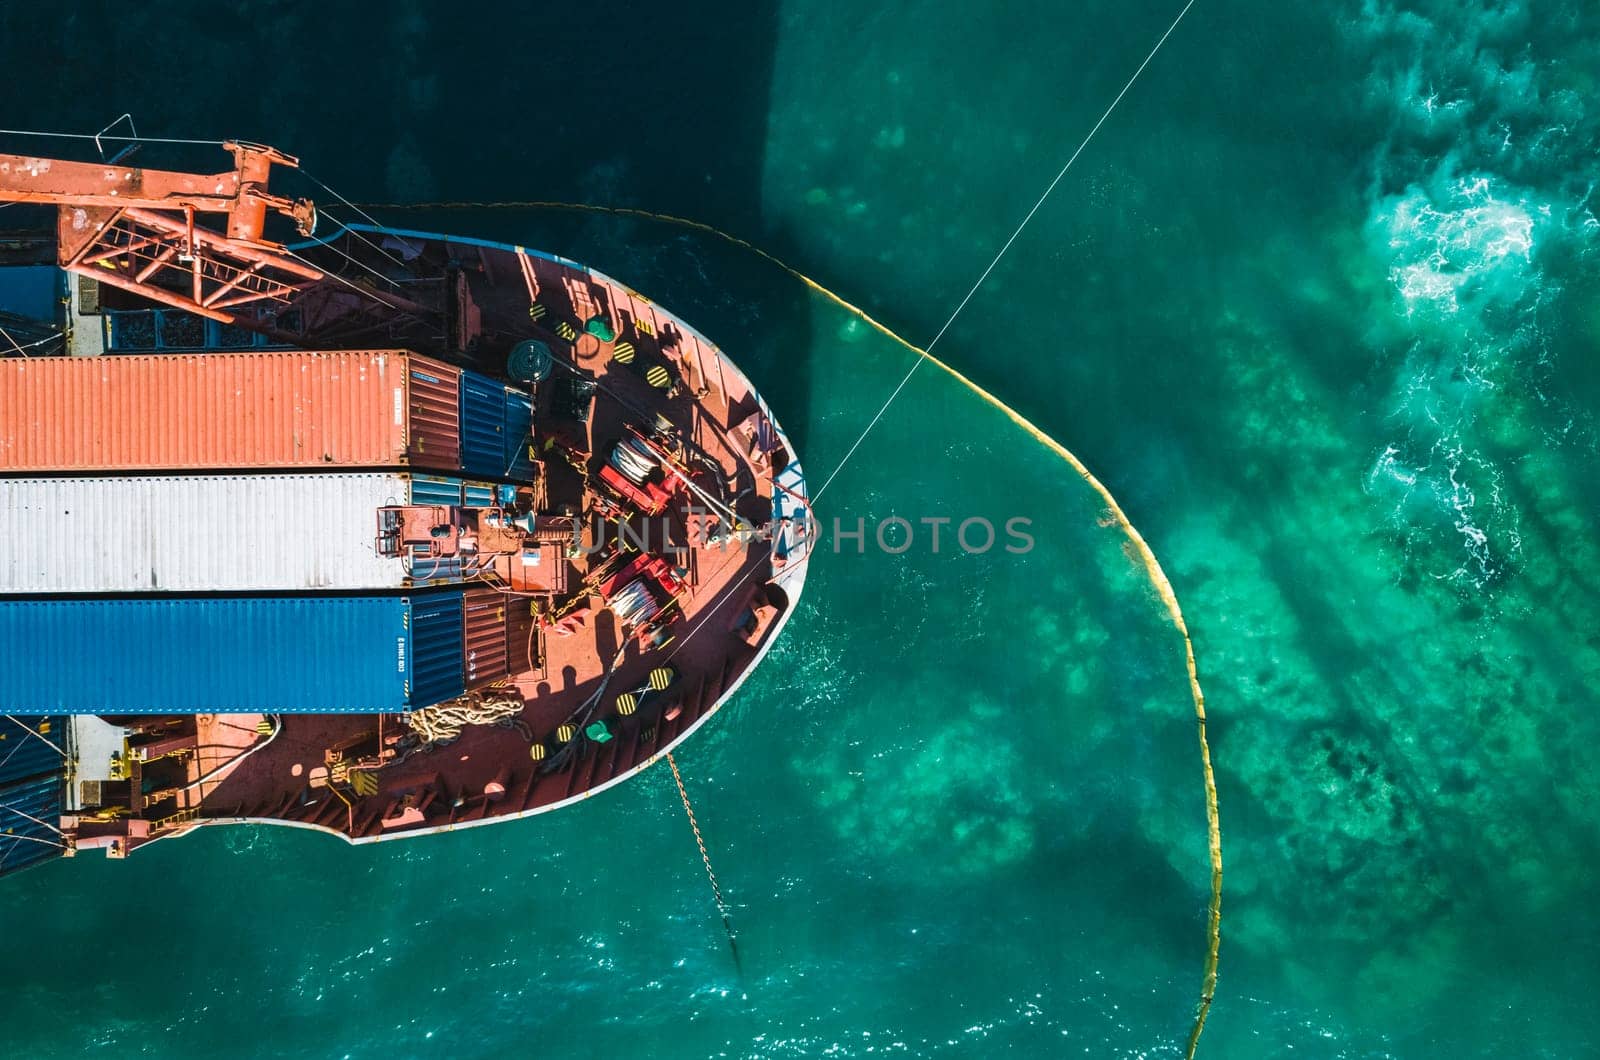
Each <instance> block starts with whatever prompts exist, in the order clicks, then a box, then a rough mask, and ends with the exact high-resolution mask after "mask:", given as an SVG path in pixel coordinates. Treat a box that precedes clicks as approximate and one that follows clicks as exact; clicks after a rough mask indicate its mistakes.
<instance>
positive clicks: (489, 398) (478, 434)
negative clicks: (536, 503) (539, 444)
mask: <svg viewBox="0 0 1600 1060" xmlns="http://www.w3.org/2000/svg"><path fill="white" fill-rule="evenodd" d="M532 434H533V397H532V396H531V395H530V394H529V393H528V392H527V391H526V390H519V389H517V388H516V387H512V386H506V385H505V384H504V383H501V382H499V381H497V380H494V379H490V378H489V377H488V376H486V375H480V374H479V373H477V372H462V373H461V466H462V469H463V470H464V471H465V472H466V473H467V474H469V475H482V476H483V477H485V478H492V479H506V478H511V479H516V480H518V481H521V482H526V481H527V480H528V479H529V478H531V477H532V474H533V465H532V463H531V462H530V460H529V457H528V445H529V442H530V441H531V439H532Z"/></svg>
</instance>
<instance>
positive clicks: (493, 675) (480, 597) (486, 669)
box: [462, 587, 527, 688]
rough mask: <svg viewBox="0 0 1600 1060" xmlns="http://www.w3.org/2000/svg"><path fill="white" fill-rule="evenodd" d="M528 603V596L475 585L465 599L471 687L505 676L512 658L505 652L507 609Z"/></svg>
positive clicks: (467, 672)
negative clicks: (509, 593)
mask: <svg viewBox="0 0 1600 1060" xmlns="http://www.w3.org/2000/svg"><path fill="white" fill-rule="evenodd" d="M513 602H515V603H520V604H522V605H523V606H524V607H526V606H527V602H526V600H525V599H514V598H511V597H507V596H506V595H505V594H504V593H502V592H500V591H499V590H497V589H487V588H481V587H477V588H472V589H468V590H467V591H466V596H465V599H464V600H463V602H462V609H463V613H464V616H465V628H466V633H465V638H464V648H465V666H466V681H467V687H468V688H482V687H483V686H484V685H488V684H493V683H494V682H496V681H498V680H500V679H501V678H503V677H505V676H506V675H507V673H508V672H509V670H508V667H509V665H510V658H509V656H508V655H507V653H506V610H507V605H508V604H510V603H513Z"/></svg>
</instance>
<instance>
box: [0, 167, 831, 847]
mask: <svg viewBox="0 0 1600 1060" xmlns="http://www.w3.org/2000/svg"><path fill="white" fill-rule="evenodd" d="M224 146H225V147H226V148H227V150H228V151H229V152H231V154H232V156H233V165H232V166H231V167H230V168H228V169H225V170H223V171H222V172H217V173H209V174H196V173H186V172H180V171H175V170H158V169H143V168H134V167H130V166H129V165H127V164H126V163H127V161H128V159H127V157H126V151H124V152H123V154H122V155H121V156H118V157H112V158H110V159H102V160H101V161H98V162H81V161H67V160H58V159H46V158H39V157H32V156H27V155H0V203H9V204H19V205H18V206H17V208H16V209H14V210H11V209H8V210H7V212H6V213H3V214H0V223H4V224H5V225H6V230H5V231H4V232H0V513H3V515H4V520H5V523H4V528H3V529H4V537H5V539H6V541H7V546H6V548H5V550H4V551H3V553H0V874H3V873H6V872H11V871H15V870H18V869H21V868H24V867H26V866H29V865H33V864H37V863H39V862H41V861H44V860H47V859H49V858H53V857H57V856H73V855H75V854H78V853H80V852H82V851H85V850H99V851H102V852H104V853H105V854H106V855H107V856H110V857H118V858H120V857H125V856H127V855H128V854H129V853H131V852H132V851H134V850H136V849H138V848H140V847H142V846H144V845H145V844H147V843H151V842H155V841H157V840H160V839H166V838H170V837H175V836H180V835H183V834H186V833H188V832H191V831H193V830H194V829H196V828H200V827H203V826H208V825H216V824H227V823H245V822H248V823H257V824H261V823H267V824H282V825H291V826H297V827H304V828H312V829H318V830H321V831H324V832H328V833H331V834H333V835H337V836H341V837H343V838H344V839H346V840H348V841H350V842H355V843H366V842H376V841H380V840H385V839H398V838H404V837H413V836H421V835H427V834H431V833H435V832H440V831H444V830H448V829H455V828H466V827H472V826H476V825H482V824H488V823H491V822H495V821H509V820H512V819H514V818H519V817H526V816H529V815H532V814H538V813H544V812H547V811H550V810H554V809H558V808H560V807H563V806H566V805H569V804H571V803H573V802H575V801H577V800H580V799H584V798H587V797H589V796H590V795H594V794H596V793H597V792H600V791H603V790H605V789H606V788H609V787H611V786H613V785H616V784H618V783H620V782H622V781H623V780H626V779H627V778H628V777H631V776H633V775H634V774H636V773H638V772H640V771H641V770H644V769H646V768H648V767H649V766H650V765H651V764H652V763H654V762H656V761H657V760H659V759H660V758H662V757H664V756H665V755H666V754H667V753H668V752H670V751H671V750H672V749H673V748H674V747H676V746H677V745H678V744H680V743H681V742H682V741H683V740H685V739H686V738H688V736H689V735H690V734H691V733H693V732H694V731H695V730H697V729H698V728H699V727H700V726H702V725H704V724H705V723H706V722H707V721H708V720H709V719H710V718H711V717H712V715H713V714H715V713H716V711H717V710H718V708H719V707H720V706H722V705H723V704H724V703H726V702H727V701H728V699H729V697H730V696H732V695H733V694H734V692H735V691H736V690H737V689H738V688H739V686H740V684H741V683H742V682H743V681H745V680H746V679H747V678H748V677H749V676H750V674H751V672H752V671H753V670H754V669H755V667H756V666H757V665H758V664H759V663H760V662H761V659H762V658H763V656H764V655H765V654H766V653H767V651H768V650H769V649H770V648H771V647H772V645H773V643H774V641H775V639H776V638H777V637H778V635H779V633H780V631H781V630H782V629H783V627H784V624H785V623H786V622H787V621H788V619H789V617H790V616H791V615H792V614H793V613H794V607H795V604H796V602H797V601H798V599H799V596H800V593H801V589H802V587H803V586H804V583H805V576H806V567H807V561H808V559H809V556H810V552H811V545H812V542H813V541H814V540H815V537H816V531H815V525H814V521H813V518H812V515H811V510H810V507H809V504H808V502H807V491H806V482H805V478H804V475H803V474H802V471H801V467H800V464H799V461H798V459H797V454H796V453H795V450H794V447H793V446H792V445H791V443H790V441H789V438H788V437H787V436H786V435H785V433H784V432H783V430H782V428H781V427H780V426H779V424H778V423H777V421H776V419H775V418H774V417H773V414H772V411H771V409H770V408H769V407H768V406H767V404H766V402H765V401H764V400H763V398H762V397H761V395H760V394H759V393H757V391H756V389H755V387H754V386H753V385H752V384H751V383H750V381H749V379H747V378H746V377H745V375H744V374H743V373H741V372H740V370H739V369H738V367H737V366H736V365H735V364H734V363H733V361H732V360H730V359H729V358H728V357H727V356H726V355H725V354H724V353H723V352H722V351H721V350H720V349H718V347H717V346H716V345H715V344H713V343H712V342H711V341H710V340H708V339H707V338H705V337H704V336H703V335H701V334H700V333H699V332H697V331H696V330H695V329H694V328H693V327H692V326H691V325H690V324H688V323H687V322H686V321H684V320H682V319H680V318H679V317H677V316H675V315H673V314H672V313H670V312H668V311H667V310H665V309H664V308H662V307H661V306H660V305H657V304H656V303H655V302H653V301H651V300H650V299H649V298H647V297H646V296H644V295H643V294H640V293H639V292H637V291H635V290H633V289H631V288H630V287H628V286H627V285H626V284H623V283H620V282H618V281H616V280H613V279H611V278H610V277H608V276H605V275H602V274H601V273H599V272H596V271H595V270H593V269H590V268H586V267H585V266H583V265H580V264H578V263H577V262H574V261H570V260H567V259H565V258H562V257H559V256H557V255H553V254H548V253H543V252H540V251H537V250H532V249H529V248H525V247H520V246H513V245H509V244H499V243H493V242H486V241H480V240H475V239H466V238H456V237H452V236H447V235H438V234H433V233H427V232H417V231H409V230H401V229H395V228H389V227H385V226H381V225H378V224H376V223H370V224H354V223H351V224H341V225H336V226H329V225H327V224H324V225H323V226H322V228H323V229H329V228H330V227H331V230H324V231H319V230H318V224H317V207H316V205H314V204H313V203H312V202H311V201H309V200H306V199H291V198H287V197H284V196H280V195H278V194H276V193H274V192H273V191H271V190H269V185H270V182H271V176H272V173H273V171H275V170H282V169H292V168H294V167H296V165H297V162H296V160H295V159H293V158H292V157H290V156H288V155H285V154H283V153H281V152H278V151H276V150H274V149H272V148H267V147H262V146H259V145H254V144H248V143H242V142H230V143H228V144H226V145H224ZM280 229H281V230H282V231H279V230H280Z"/></svg>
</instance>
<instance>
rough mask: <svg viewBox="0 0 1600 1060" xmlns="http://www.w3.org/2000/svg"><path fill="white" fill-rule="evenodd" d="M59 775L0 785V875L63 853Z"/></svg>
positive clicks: (60, 783)
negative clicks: (59, 829) (57, 829)
mask: <svg viewBox="0 0 1600 1060" xmlns="http://www.w3.org/2000/svg"><path fill="white" fill-rule="evenodd" d="M63 783H64V781H63V779H62V777H61V775H60V774H56V775H54V776H48V777H41V778H39V779H37V780H31V781H26V782H22V783H17V784H10V785H0V876H4V875H6V874H7V873H12V872H17V871H19V870H21V869H25V868H27V867H28V866H30V865H37V864H38V863H39V862H41V861H48V860H50V859H51V858H58V857H60V856H61V855H62V853H63V846H62V843H61V835H60V833H59V832H57V831H56V828H57V827H58V826H59V824H60V822H61V801H62V800H61V795H62V785H63Z"/></svg>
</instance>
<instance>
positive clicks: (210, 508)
mask: <svg viewBox="0 0 1600 1060" xmlns="http://www.w3.org/2000/svg"><path fill="white" fill-rule="evenodd" d="M433 481H439V482H442V483H446V484H447V486H446V488H447V489H453V490H455V491H456V492H457V493H458V494H459V493H460V492H461V491H462V489H463V487H462V484H461V482H460V480H459V479H441V480H432V479H430V480H429V482H430V483H432V482H433ZM412 486H413V476H411V475H408V474H405V473H401V472H363V473H347V472H322V473H318V474H302V475H190V476H152V477H145V478H30V479H0V525H4V526H6V527H8V528H11V529H9V530H8V534H7V538H8V541H7V544H6V546H5V548H4V549H0V593H110V592H259V591H268V590H285V591H305V590H332V589H340V590H344V589H402V588H407V587H410V586H413V585H418V584H441V583H445V584H448V583H454V582H458V581H460V579H461V562H460V560H459V558H455V557H450V558H446V559H430V558H421V557H417V558H412V559H409V560H402V559H397V558H390V557H384V556H380V555H378V553H377V550H376V548H375V542H374V539H375V537H376V534H377V510H378V508H380V507H382V506H384V505H386V504H405V503H407V502H408V501H409V500H410V499H411V493H412ZM424 492H425V493H426V492H427V491H426V490H424Z"/></svg>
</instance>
